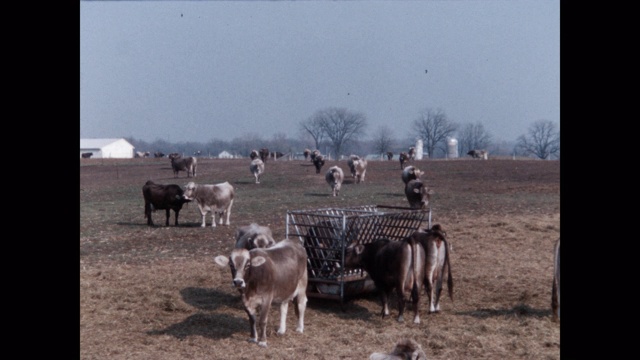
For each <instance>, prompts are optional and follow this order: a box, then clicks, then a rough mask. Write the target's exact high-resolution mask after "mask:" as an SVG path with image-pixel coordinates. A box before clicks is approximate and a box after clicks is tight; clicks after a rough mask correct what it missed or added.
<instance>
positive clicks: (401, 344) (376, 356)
mask: <svg viewBox="0 0 640 360" xmlns="http://www.w3.org/2000/svg"><path fill="white" fill-rule="evenodd" d="M369 360H427V355H426V354H425V353H424V350H422V346H420V344H418V343H417V342H416V341H415V340H413V339H402V340H400V341H398V343H397V344H396V346H395V347H394V348H393V350H391V352H390V353H388V354H385V353H379V352H374V353H372V354H371V355H369Z"/></svg>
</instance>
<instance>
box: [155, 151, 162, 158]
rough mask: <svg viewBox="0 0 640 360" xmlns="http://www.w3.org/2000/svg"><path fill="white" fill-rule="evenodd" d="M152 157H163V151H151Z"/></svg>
mask: <svg viewBox="0 0 640 360" xmlns="http://www.w3.org/2000/svg"><path fill="white" fill-rule="evenodd" d="M153 157H156V158H161V157H164V153H162V152H160V151H156V152H154V153H153Z"/></svg>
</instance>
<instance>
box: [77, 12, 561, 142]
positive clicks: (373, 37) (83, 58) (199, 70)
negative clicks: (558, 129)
mask: <svg viewBox="0 0 640 360" xmlns="http://www.w3.org/2000/svg"><path fill="white" fill-rule="evenodd" d="M425 70H428V72H427V73H425ZM326 107H344V108H346V109H348V110H350V111H357V112H362V113H364V114H365V116H366V117H367V121H368V123H369V127H368V133H369V134H373V133H374V132H375V130H376V129H377V128H378V126H380V125H384V124H387V125H388V126H389V127H390V128H391V129H392V130H393V135H394V136H395V137H397V138H399V139H401V138H405V137H406V136H408V135H409V133H410V131H409V128H410V126H411V123H412V122H413V120H415V119H416V118H417V116H418V114H419V112H420V110H422V109H425V108H433V109H438V108H440V109H442V110H444V112H445V113H446V114H447V115H448V117H449V118H450V119H451V120H453V121H455V122H459V123H476V122H482V123H483V124H484V126H485V129H486V130H488V131H489V132H490V133H491V134H493V135H494V137H495V138H496V140H507V141H511V140H515V139H516V138H517V137H518V136H519V135H521V134H524V133H525V132H526V130H527V129H528V127H529V126H530V124H531V123H533V122H534V121H536V120H541V119H544V120H550V121H553V122H555V123H558V124H559V123H560V2H559V0H535V1H524V0H514V1H495V0H487V1H464V0H461V1H139V2H129V1H108V2H102V1H81V2H80V136H81V137H83V138H111V137H128V136H133V137H134V138H137V139H142V140H146V141H153V140H156V139H164V140H169V141H172V142H176V141H198V142H207V141H209V140H212V139H214V138H215V139H222V140H232V139H233V138H235V137H239V136H242V135H245V134H247V133H254V134H258V135H260V136H262V137H263V138H264V139H269V138H271V136H272V135H273V134H274V133H285V134H287V135H288V136H289V137H297V124H298V123H299V122H300V121H301V120H304V119H306V118H308V117H309V116H311V115H312V114H313V113H314V112H315V111H316V110H319V109H323V108H326Z"/></svg>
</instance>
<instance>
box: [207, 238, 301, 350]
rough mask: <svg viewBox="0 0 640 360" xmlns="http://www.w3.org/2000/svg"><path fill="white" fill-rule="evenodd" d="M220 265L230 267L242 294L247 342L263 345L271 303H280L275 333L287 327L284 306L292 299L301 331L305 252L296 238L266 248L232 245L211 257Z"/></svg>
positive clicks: (298, 330) (237, 287)
mask: <svg viewBox="0 0 640 360" xmlns="http://www.w3.org/2000/svg"><path fill="white" fill-rule="evenodd" d="M214 261H215V263H216V264H217V265H218V266H220V267H226V266H227V265H228V266H229V268H230V269H231V276H232V278H233V286H234V287H235V288H236V289H238V291H239V292H240V294H241V296H242V304H243V305H244V309H245V311H246V312H247V314H248V315H249V326H250V328H251V338H250V339H249V341H250V342H253V343H258V345H259V346H261V347H265V348H266V347H267V322H268V319H269V310H270V309H271V304H272V303H275V304H280V326H279V328H278V334H279V335H284V333H285V331H286V329H287V322H286V320H287V310H288V308H289V302H290V301H293V303H294V305H295V312H296V315H297V316H298V326H297V327H296V331H297V332H299V333H303V332H304V312H305V309H306V307H307V294H306V291H307V279H308V274H307V253H306V252H305V249H304V247H303V246H302V243H301V242H300V241H299V240H297V239H288V238H287V239H284V240H282V241H279V242H278V243H276V244H275V245H274V246H272V247H269V248H264V249H262V248H256V249H252V250H247V249H245V248H235V249H233V250H232V251H231V255H230V256H229V257H228V258H227V257H225V256H222V255H219V256H216V257H215V259H214Z"/></svg>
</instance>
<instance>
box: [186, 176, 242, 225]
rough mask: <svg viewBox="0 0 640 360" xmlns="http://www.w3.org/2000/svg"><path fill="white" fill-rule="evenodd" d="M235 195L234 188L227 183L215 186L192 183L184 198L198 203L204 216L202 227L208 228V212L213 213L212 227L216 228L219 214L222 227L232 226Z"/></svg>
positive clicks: (187, 187) (189, 184)
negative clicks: (224, 218) (230, 220)
mask: <svg viewBox="0 0 640 360" xmlns="http://www.w3.org/2000/svg"><path fill="white" fill-rule="evenodd" d="M234 195H235V190H234V188H233V186H231V184H229V182H228V181H225V182H223V183H220V184H215V185H211V184H196V183H194V182H190V183H188V184H187V186H186V188H185V191H184V195H183V196H184V198H185V199H186V200H189V201H191V200H195V201H196V202H197V203H198V208H199V209H200V214H202V225H201V226H202V227H205V226H206V216H207V213H208V212H211V226H212V227H216V213H219V218H220V225H229V224H230V223H229V216H230V215H231V206H232V205H233V197H234ZM225 214H226V215H227V219H226V222H225V221H223V217H224V215H225Z"/></svg>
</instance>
